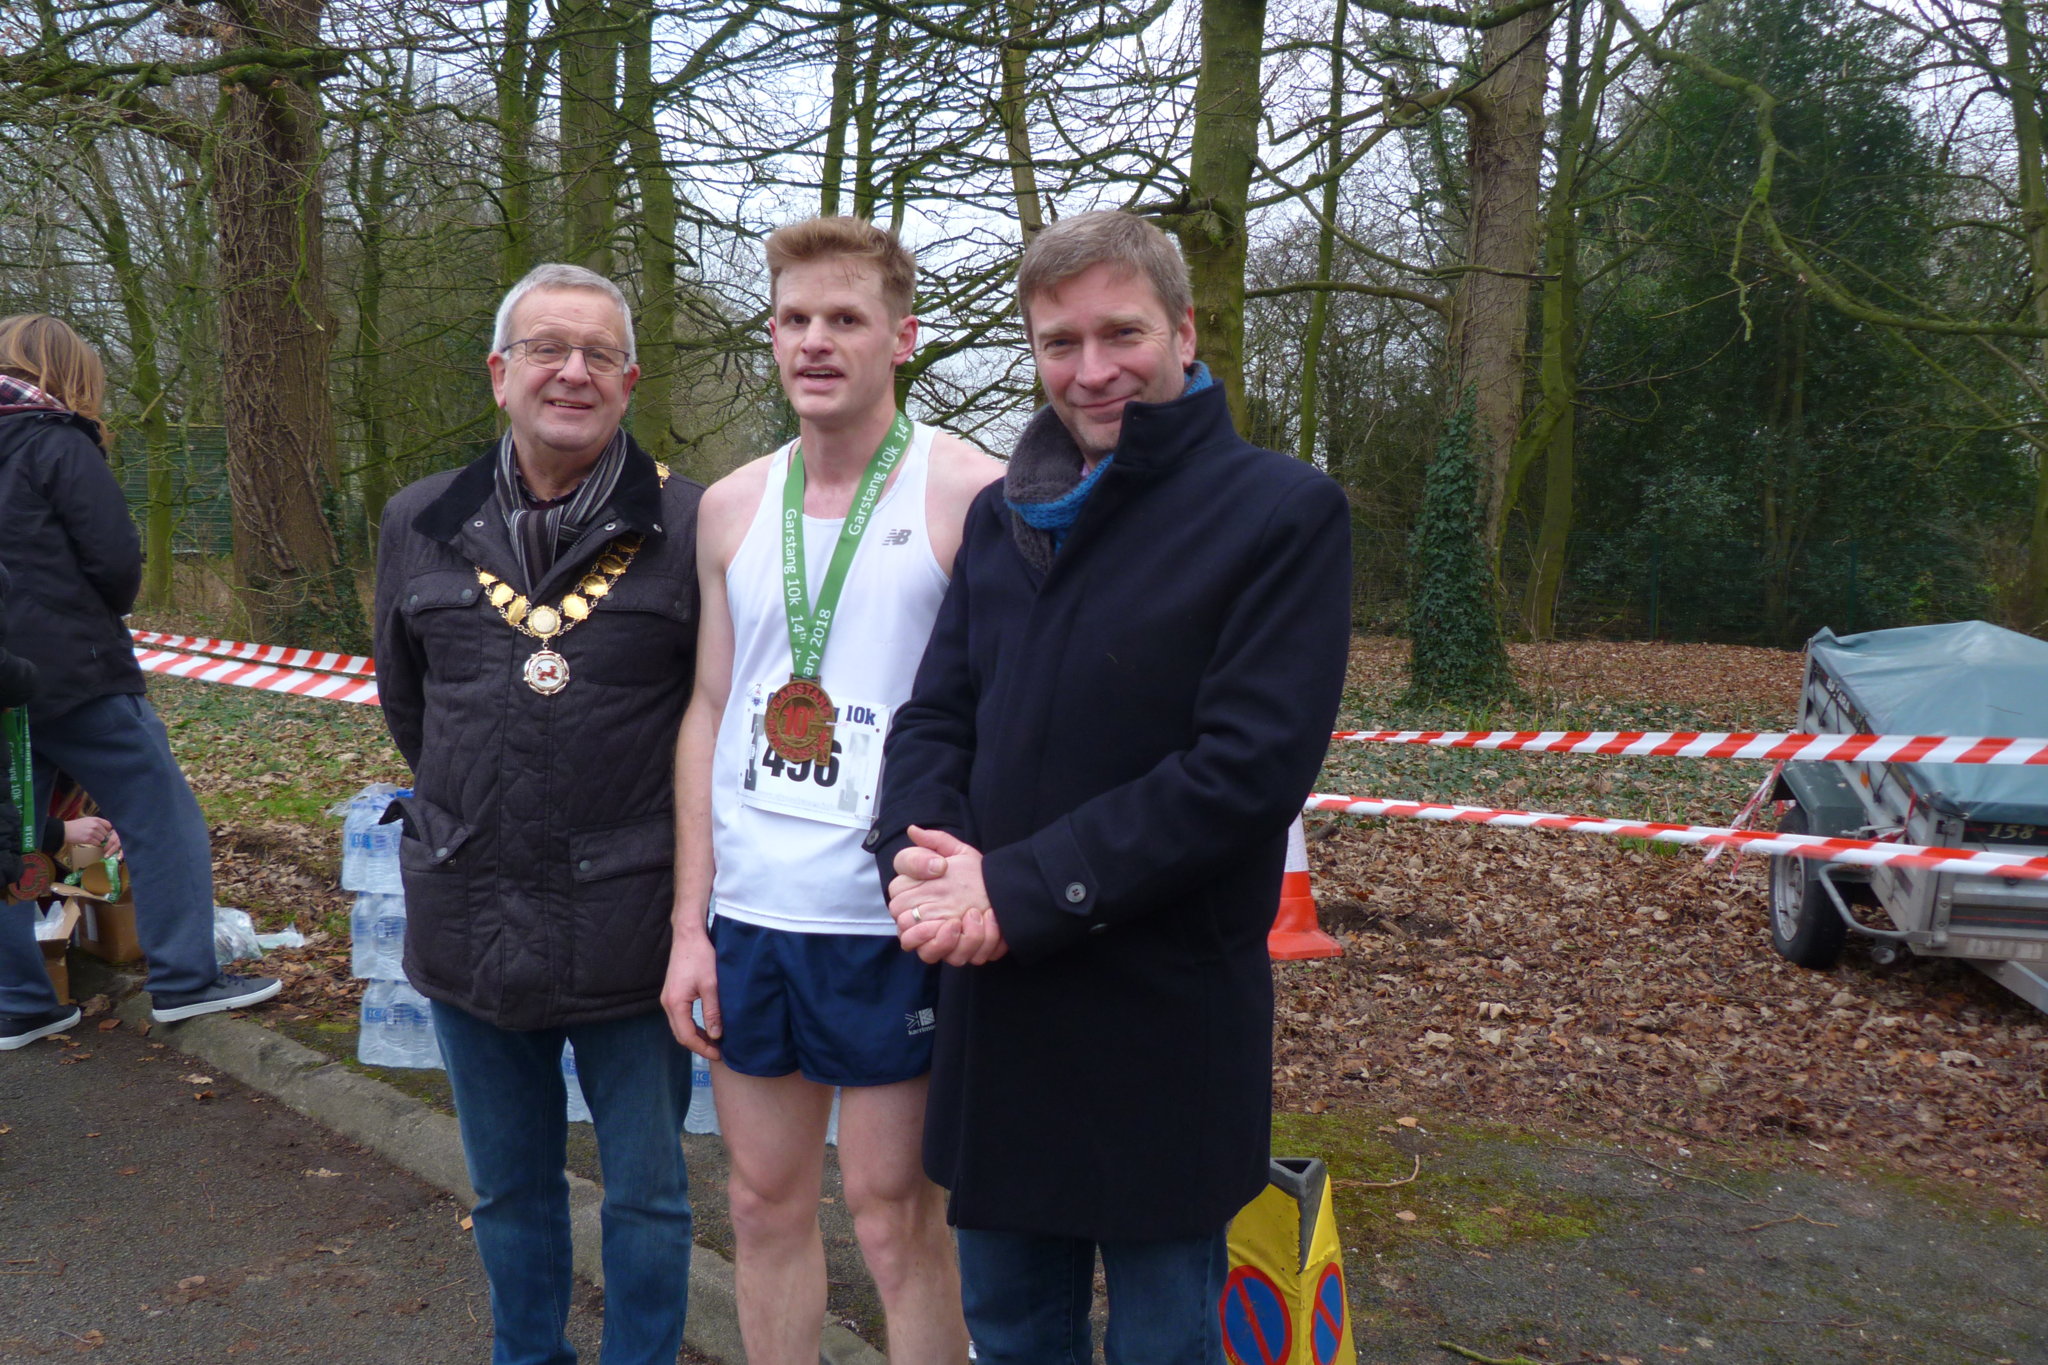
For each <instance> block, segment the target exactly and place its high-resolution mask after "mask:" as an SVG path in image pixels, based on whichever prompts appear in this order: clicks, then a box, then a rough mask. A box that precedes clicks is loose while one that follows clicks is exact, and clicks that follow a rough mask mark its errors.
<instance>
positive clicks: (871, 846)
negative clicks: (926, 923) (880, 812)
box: [676, 602, 882, 853]
mask: <svg viewBox="0 0 2048 1365" xmlns="http://www.w3.org/2000/svg"><path fill="white" fill-rule="evenodd" d="M676 605H677V606H678V607H680V606H682V603H680V602H678V603H676ZM881 842H882V831H880V830H878V829H871V830H869V831H868V832H867V833H866V834H865V835H864V836H862V838H861V841H860V846H861V847H862V848H864V849H866V850H867V851H868V852H870V853H873V852H874V851H875V845H876V844H879V843H881Z"/></svg>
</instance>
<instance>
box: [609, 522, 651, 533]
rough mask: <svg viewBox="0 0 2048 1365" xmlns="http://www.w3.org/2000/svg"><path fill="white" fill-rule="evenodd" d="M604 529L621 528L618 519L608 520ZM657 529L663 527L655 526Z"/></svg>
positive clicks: (614, 529) (613, 529)
mask: <svg viewBox="0 0 2048 1365" xmlns="http://www.w3.org/2000/svg"><path fill="white" fill-rule="evenodd" d="M604 529H605V530H607V531H616V530H618V529H619V524H618V523H617V522H616V521H608V522H606V523H605V524H604ZM655 529H656V530H657V531H658V530H660V529H661V528H660V527H658V526H657V527H655Z"/></svg>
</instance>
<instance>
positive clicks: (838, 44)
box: [818, 0, 859, 218]
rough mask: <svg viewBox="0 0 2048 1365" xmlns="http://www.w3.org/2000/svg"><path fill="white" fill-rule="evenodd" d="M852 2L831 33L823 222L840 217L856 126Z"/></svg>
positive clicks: (822, 177)
mask: <svg viewBox="0 0 2048 1365" xmlns="http://www.w3.org/2000/svg"><path fill="white" fill-rule="evenodd" d="M853 20H854V8H853V3H852V0H848V2H847V3H846V4H844V5H841V6H840V8H839V26H838V27H837V28H835V29H834V30H833V31H832V112H831V113H830V114H829V115H827V120H828V121H827V122H826V124H825V161H824V165H823V166H822V168H821V169H820V171H819V178H818V180H819V183H818V214H819V216H820V217H823V218H832V217H836V216H837V215H838V213H839V191H840V186H841V185H842V184H844V183H845V180H846V130H847V128H848V126H850V125H851V124H852V122H853V87H854V82H855V81H856V80H857V79H858V76H857V73H856V72H855V70H854V64H853V62H854V54H855V53H856V52H857V51H858V50H859V44H858V43H857V42H856V41H855V36H856V35H855V30H854V23H853Z"/></svg>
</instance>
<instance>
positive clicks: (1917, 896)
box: [1770, 621, 2048, 1010]
mask: <svg viewBox="0 0 2048 1365" xmlns="http://www.w3.org/2000/svg"><path fill="white" fill-rule="evenodd" d="M1799 728H1800V729H1801V730H1804V731H1809V732H1814V733H1821V734H1922V735H1926V734H1932V735H1985V736H2004V737H2013V738H2032V737H2037V736H2040V735H2043V734H2048V642H2044V641H2041V640H2036V639H2033V638H2031V637H2029V636H2025V635H2020V634H2017V633H2015V632H2013V631H2009V630H2004V629H2001V628H1999V627H1997V626H1992V625H1987V624H1986V623H1984V622H1982V621H1965V622H1959V623H1955V624H1951V625H1938V626H1913V627H1907V628H1905V629H1900V630H1881V631H1869V632H1866V633H1864V634H1861V635H1849V636H1842V637H1839V638H1838V637H1836V636H1835V635H1834V634H1833V632H1831V631H1827V630H1823V631H1821V633H1820V634H1818V635H1816V636H1814V637H1813V639H1812V640H1810V641H1808V643H1807V652H1806V679H1805V683H1804V685H1803V687H1802V688H1801V689H1800V698H1799ZM1774 795H1775V796H1776V797H1777V798H1778V800H1780V801H1789V802H1791V803H1792V804H1791V805H1789V806H1782V807H1781V808H1780V811H1781V813H1780V815H1779V818H1778V828H1779V829H1780V830H1782V831H1785V832H1787V833H1800V834H1821V835H1829V836H1847V837H1851V838H1861V839H1896V840H1897V841H1899V842H1901V843H1909V844H1929V845H1938V846H1942V847H1947V848H1966V849H1995V850H1997V851H1999V852H2001V853H2021V854H2037V855H2048V767H2040V766H1990V765H1980V764H1932V763H1918V764H1916V763H1854V762H1836V761H1832V760H1831V761H1827V762H1820V763H1800V762H1793V763H1787V764H1785V765H1784V767H1783V769H1782V770H1781V772H1780V774H1779V777H1778V780H1777V784H1776V787H1775V789H1774ZM1874 911H1877V912H1882V918H1883V919H1886V920H1889V921H1890V926H1891V927H1889V928H1882V927H1878V925H1877V923H1876V922H1875V921H1876V920H1877V919H1878V918H1879V916H1878V915H1877V914H1876V913H1874ZM1770 919H1771V943H1772V945H1773V946H1774V947H1775V948H1776V949H1777V950H1778V952H1779V953H1780V954H1781V955H1782V956H1784V957H1785V958H1787V959H1788V960H1790V961H1792V962H1796V963H1798V964H1799V965H1800V966H1802V967H1812V968H1816V969H1825V968H1828V967H1832V966H1834V964H1835V962H1836V961H1837V960H1838V959H1839V958H1840V957H1841V954H1842V946H1843V944H1844V943H1845V942H1846V941H1847V939H1848V936H1849V935H1850V934H1860V935H1863V936H1865V937H1868V938H1871V939H1874V940H1876V943H1875V944H1874V945H1873V947H1872V956H1873V957H1875V958H1876V959H1877V960H1878V961H1879V962H1880V963H1890V962H1895V961H1897V960H1898V959H1899V956H1900V955H1901V954H1902V953H1915V954H1918V955H1919V956H1922V957H1952V958H1959V959H1961V960H1962V961H1965V962H1967V963H1969V964H1970V965H1971V966H1973V967H1975V968H1977V969H1978V970H1979V971H1981V972H1983V973H1985V974H1986V975H1988V976H1990V977H1991V978H1992V979H1993V980H1995V981H1997V982H1998V983H1999V984H2000V985H2002V986H2004V987H2006V988H2007V989H2008V990H2010V991H2012V992H2013V993H2015V994H2016V995H2019V996H2021V997H2022V998H2023V999H2025V1000H2026V1001H2028V1002H2029V1003H2030V1004H2032V1005H2033V1006H2034V1007H2035V1008H2036V1009H2040V1010H2048V882H2038V881H2025V880H2021V879H2018V878H2010V877H1986V876H1968V875H1961V874H1957V873H1952V872H1931V871H1925V870H1921V869H1914V868H1890V867H1859V866H1851V865H1848V864H1842V863H1811V862H1808V861H1806V860H1805V859H1801V858H1784V857H1778V858H1772V859H1771V869H1770Z"/></svg>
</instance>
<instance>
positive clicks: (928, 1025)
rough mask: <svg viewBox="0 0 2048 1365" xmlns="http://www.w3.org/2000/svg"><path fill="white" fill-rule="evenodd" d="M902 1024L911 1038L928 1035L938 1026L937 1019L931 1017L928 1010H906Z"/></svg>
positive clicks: (930, 1012)
mask: <svg viewBox="0 0 2048 1365" xmlns="http://www.w3.org/2000/svg"><path fill="white" fill-rule="evenodd" d="M903 1022H904V1024H905V1025H906V1026H908V1028H909V1030H910V1035H911V1036H912V1037H913V1038H914V1037H916V1036H917V1035H918V1034H920V1033H930V1032H931V1031H932V1030H933V1029H935V1028H937V1027H938V1026H939V1021H938V1019H937V1018H935V1017H934V1016H933V1014H932V1011H930V1010H906V1011H904V1014H903Z"/></svg>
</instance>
